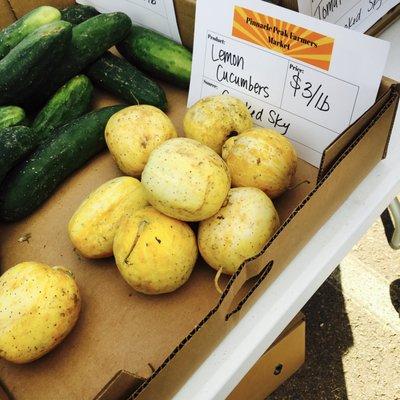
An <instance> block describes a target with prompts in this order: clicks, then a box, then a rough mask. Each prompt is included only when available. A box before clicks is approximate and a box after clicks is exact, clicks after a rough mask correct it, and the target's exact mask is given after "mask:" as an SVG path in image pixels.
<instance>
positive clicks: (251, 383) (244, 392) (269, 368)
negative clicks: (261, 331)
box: [226, 314, 306, 400]
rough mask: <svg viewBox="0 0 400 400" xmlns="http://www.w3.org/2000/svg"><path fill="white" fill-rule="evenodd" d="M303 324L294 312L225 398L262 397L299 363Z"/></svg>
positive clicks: (302, 356) (257, 399) (252, 399)
mask: <svg viewBox="0 0 400 400" xmlns="http://www.w3.org/2000/svg"><path fill="white" fill-rule="evenodd" d="M305 334H306V323H305V321H304V316H303V315H302V314H298V315H297V316H296V317H295V318H294V320H293V321H292V322H291V323H290V324H289V326H288V327H287V328H286V329H285V330H284V332H283V333H282V334H281V335H280V336H279V338H278V339H277V340H276V341H275V342H274V344H273V345H272V346H271V347H270V348H269V349H268V350H267V351H266V352H265V353H264V354H263V355H262V356H261V357H260V359H259V360H258V361H257V363H256V364H255V365H254V366H253V368H252V369H251V370H250V371H249V372H248V373H247V374H246V375H245V377H244V378H243V379H242V380H241V381H240V383H239V384H238V385H237V386H236V388H235V389H234V390H233V392H232V393H231V394H230V395H229V396H228V397H227V399H226V400H245V399H249V400H264V399H265V398H266V397H267V396H269V395H270V394H271V393H272V392H273V391H274V390H276V389H277V388H278V387H279V386H280V385H282V383H283V382H285V381H286V380H287V379H288V378H290V377H291V376H292V375H293V374H294V373H295V372H296V371H297V370H298V369H299V368H300V366H301V365H303V363H304V360H305V351H306V348H305V340H306V338H305Z"/></svg>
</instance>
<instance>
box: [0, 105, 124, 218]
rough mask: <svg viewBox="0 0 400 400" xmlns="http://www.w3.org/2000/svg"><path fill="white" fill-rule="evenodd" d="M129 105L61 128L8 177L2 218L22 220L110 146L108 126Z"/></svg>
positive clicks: (1, 197)
mask: <svg viewBox="0 0 400 400" xmlns="http://www.w3.org/2000/svg"><path fill="white" fill-rule="evenodd" d="M124 107H125V106H121V105H118V106H111V107H105V108H102V109H100V110H96V111H92V112H91V113H89V114H85V115H84V116H82V117H80V118H78V119H75V120H74V121H72V122H70V123H69V124H66V125H63V126H62V127H60V128H58V129H57V134H56V135H55V136H54V137H53V138H52V139H50V140H48V141H47V142H45V143H43V144H41V145H40V146H39V147H38V148H37V150H36V151H35V152H34V153H33V154H32V155H31V156H30V157H29V158H28V159H26V160H25V161H23V162H22V163H21V164H19V165H18V166H17V167H16V168H14V169H13V171H12V172H11V173H10V174H9V175H8V176H7V178H6V179H5V181H4V182H3V185H2V187H1V189H0V218H1V219H2V220H4V221H15V220H19V219H21V218H23V217H26V216H27V215H29V214H31V213H32V212H33V211H34V210H35V209H36V208H38V207H39V206H40V205H41V204H42V203H44V201H45V200H46V199H47V198H48V197H49V196H50V195H51V194H52V193H53V192H54V191H55V189H56V188H57V187H58V185H60V183H61V182H62V181H63V180H64V179H66V178H67V177H68V176H69V175H71V174H72V173H73V172H74V171H75V170H77V169H78V168H80V167H81V166H82V165H84V164H85V163H86V162H87V161H88V160H89V159H90V158H92V157H93V156H94V155H95V154H97V153H99V152H100V151H101V150H103V149H104V148H105V147H106V143H105V139H104V129H105V126H106V124H107V122H108V120H109V119H110V118H111V116H112V115H113V114H115V113H116V112H117V111H119V110H121V109H123V108H124Z"/></svg>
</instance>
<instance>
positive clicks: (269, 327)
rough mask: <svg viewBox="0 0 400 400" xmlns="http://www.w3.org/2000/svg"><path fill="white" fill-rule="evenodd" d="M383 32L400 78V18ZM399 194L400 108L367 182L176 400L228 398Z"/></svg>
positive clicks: (389, 70)
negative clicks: (384, 152) (388, 140)
mask: <svg viewBox="0 0 400 400" xmlns="http://www.w3.org/2000/svg"><path fill="white" fill-rule="evenodd" d="M380 37H381V38H382V39H385V40H388V41H390V42H391V43H392V47H391V52H390V56H389V61H388V64H387V67H386V71H385V75H386V76H389V77H392V78H394V79H397V80H399V81H400V40H399V38H400V21H397V22H396V23H395V24H394V25H392V26H391V27H389V28H388V29H387V30H386V31H385V32H383V34H381V36H380ZM398 193H400V118H399V113H398V114H397V120H396V123H395V126H394V131H393V135H392V139H391V143H390V147H389V153H388V157H387V158H386V159H385V160H383V161H381V162H380V163H379V164H378V165H377V166H376V167H375V169H373V171H372V172H371V173H370V174H369V175H368V176H367V177H366V178H365V179H364V181H363V182H361V184H360V185H359V186H358V187H357V189H356V190H355V191H354V192H353V194H352V195H351V196H350V197H349V198H348V199H347V201H346V202H345V203H344V204H343V205H342V206H341V207H340V208H339V209H338V211H337V212H336V213H335V214H334V215H333V216H332V217H331V218H330V219H329V220H328V221H327V223H326V224H325V225H324V226H323V227H322V228H321V229H320V230H319V231H318V232H317V234H316V235H315V236H314V237H313V239H312V240H310V242H309V243H308V244H307V245H306V247H304V249H303V250H302V251H301V252H300V253H299V254H298V255H297V257H296V258H295V259H294V260H293V261H292V262H291V263H290V264H289V265H288V267H287V268H286V269H285V270H284V271H283V273H282V274H281V275H280V276H279V277H278V279H277V280H276V281H275V282H273V284H272V285H271V286H270V287H269V288H268V290H267V291H266V292H265V293H264V294H263V296H262V297H261V298H260V299H259V300H258V301H257V303H255V304H254V306H253V307H252V308H251V310H250V311H249V312H248V313H247V314H246V315H245V316H244V317H243V318H242V320H241V321H240V322H239V324H238V325H237V326H236V327H235V328H234V329H233V330H232V331H231V332H230V333H229V334H228V336H227V337H226V338H225V339H224V340H223V341H222V342H221V343H220V345H219V346H218V347H217V348H216V349H215V350H214V351H213V352H212V353H211V355H210V356H209V357H208V358H207V359H206V361H205V362H204V363H203V364H202V365H201V366H200V367H199V368H198V370H197V371H196V372H195V373H194V374H193V375H192V377H191V378H190V379H189V380H188V381H187V382H186V383H185V385H184V386H183V387H182V388H181V389H180V391H179V392H178V393H177V394H176V395H175V397H174V400H188V399H191V400H223V399H225V398H226V396H227V395H228V394H229V393H230V392H231V391H232V390H233V388H234V387H235V386H236V385H237V384H238V383H239V381H240V380H241V379H242V377H243V376H244V375H245V374H246V373H247V372H248V370H249V369H250V368H251V367H252V365H254V363H255V362H256V361H257V360H258V358H259V357H260V356H261V355H262V354H263V353H264V351H265V350H266V349H267V348H268V347H269V346H270V345H271V344H272V343H273V342H274V341H275V339H276V338H277V337H278V336H279V334H280V333H281V332H282V331H283V329H284V328H285V327H286V326H287V325H288V324H289V322H290V321H291V320H292V319H293V318H294V316H295V315H296V314H297V313H298V312H299V311H300V310H301V308H302V307H303V306H304V305H305V303H306V302H307V301H308V300H309V299H310V297H311V296H312V295H313V294H314V293H315V292H316V290H317V289H318V288H319V286H321V284H322V283H323V282H324V281H325V280H326V279H327V278H328V276H329V275H330V274H331V273H332V271H333V270H334V269H335V268H336V266H337V265H338V264H339V263H340V261H341V260H342V259H343V258H344V257H345V256H346V254H347V253H348V252H349V251H350V250H351V248H352V247H353V246H354V244H356V243H357V242H358V240H359V239H360V238H361V237H362V235H363V234H364V233H365V232H366V230H367V229H368V228H369V227H370V226H371V224H372V223H373V222H374V221H375V220H376V219H377V218H378V217H379V215H380V214H381V212H382V211H383V210H384V209H385V208H386V207H387V206H388V204H389V203H390V202H391V201H392V199H393V198H394V197H395V196H396V195H397V194H398Z"/></svg>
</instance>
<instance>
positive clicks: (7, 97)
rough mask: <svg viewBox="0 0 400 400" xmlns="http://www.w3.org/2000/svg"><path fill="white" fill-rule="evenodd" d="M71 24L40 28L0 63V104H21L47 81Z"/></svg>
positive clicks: (63, 49)
mask: <svg viewBox="0 0 400 400" xmlns="http://www.w3.org/2000/svg"><path fill="white" fill-rule="evenodd" d="M71 34H72V25H71V24H70V23H69V22H65V21H57V22H52V23H51V24H48V25H45V26H42V27H40V28H38V29H36V31H34V32H33V33H31V34H30V35H28V36H27V37H26V38H25V39H23V40H22V41H21V42H20V43H19V44H18V45H17V46H15V47H14V48H13V49H12V50H11V51H10V52H9V53H8V54H7V55H6V56H5V57H4V58H3V59H2V60H1V61H0V105H3V104H21V102H23V101H24V100H26V99H28V98H29V97H30V96H31V95H32V94H33V93H36V92H37V91H38V90H39V88H41V87H42V86H43V85H44V83H45V81H47V80H49V79H50V77H51V76H52V74H53V71H54V69H55V68H56V67H57V65H58V64H59V63H60V62H61V60H62V59H63V57H64V55H65V53H66V50H67V48H68V45H69V43H70V41H71Z"/></svg>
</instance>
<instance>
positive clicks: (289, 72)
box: [188, 0, 389, 166]
mask: <svg viewBox="0 0 400 400" xmlns="http://www.w3.org/2000/svg"><path fill="white" fill-rule="evenodd" d="M211 6H212V7H213V8H214V13H213V14H212V15H210V14H209V12H208V10H209V7H211ZM388 51H389V44H388V43H386V42H384V41H381V40H379V39H375V38H371V37H368V36H365V35H362V34H360V33H357V32H354V31H350V30H348V29H344V28H342V27H339V26H335V25H331V24H325V23H323V22H321V21H317V20H315V19H314V18H311V17H308V16H305V15H302V14H299V13H296V12H293V11H290V10H286V9H283V8H281V7H277V6H274V5H272V4H268V3H265V2H260V1H258V0H225V1H220V2H217V3H214V2H213V0H198V1H197V13H196V28H195V43H194V52H193V66H192V76H191V84H190V91H189V100H188V105H189V106H190V105H192V104H193V103H194V102H196V101H197V100H199V99H200V98H202V97H204V96H209V95H215V94H221V93H229V94H231V95H233V96H236V97H239V98H241V99H242V100H243V101H245V102H246V104H247V107H248V108H249V110H250V111H251V113H252V116H253V119H254V122H255V124H257V125H260V126H264V127H273V128H275V129H277V130H278V131H279V132H280V133H282V134H283V135H286V136H287V137H288V138H289V139H291V140H292V141H293V143H294V145H295V146H296V148H297V151H298V153H299V155H300V157H301V158H303V159H305V160H306V161H308V162H310V163H311V164H313V165H316V166H317V165H318V164H319V162H320V160H321V155H322V152H323V150H324V149H325V147H326V146H327V145H328V144H329V143H331V142H332V141H333V140H334V139H335V138H336V137H337V136H338V135H339V134H340V133H341V132H342V131H343V130H344V129H346V128H347V127H348V126H349V125H350V124H351V123H352V122H354V121H355V120H356V119H357V118H358V117H359V116H360V115H361V114H362V113H363V112H364V111H366V110H367V109H368V108H369V107H370V106H371V105H372V104H373V103H374V101H375V98H376V94H377V91H378V87H379V83H380V80H381V77H382V72H383V69H384V65H385V60H386V58H387V55H388Z"/></svg>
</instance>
